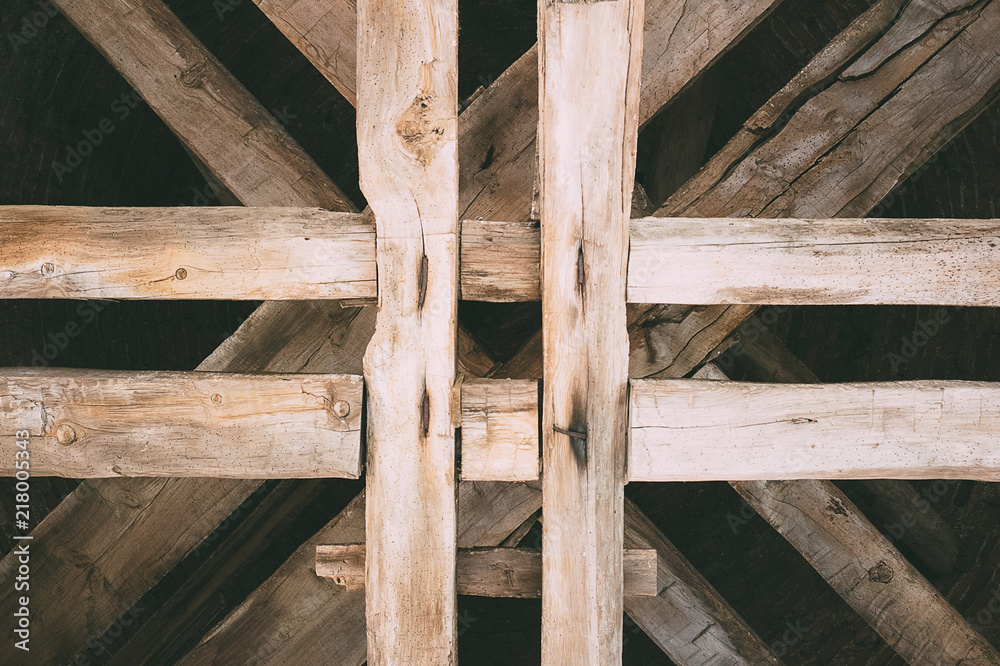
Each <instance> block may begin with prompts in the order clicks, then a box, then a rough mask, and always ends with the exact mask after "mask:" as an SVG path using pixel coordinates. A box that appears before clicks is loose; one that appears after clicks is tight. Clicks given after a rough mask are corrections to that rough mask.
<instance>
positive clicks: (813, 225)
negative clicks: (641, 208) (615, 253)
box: [628, 218, 1000, 307]
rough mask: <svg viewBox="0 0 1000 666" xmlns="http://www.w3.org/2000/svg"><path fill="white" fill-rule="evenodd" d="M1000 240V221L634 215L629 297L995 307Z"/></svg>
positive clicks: (642, 299)
mask: <svg viewBox="0 0 1000 666" xmlns="http://www.w3.org/2000/svg"><path fill="white" fill-rule="evenodd" d="M998 245H1000V222H998V221H996V220H934V219H932V220H908V219H893V220H886V219H865V220H851V219H832V220H765V219H690V218H681V219H675V218H647V219H642V220H633V222H632V233H631V250H630V254H629V276H628V278H629V279H628V300H629V302H630V303H640V302H641V303H688V304H699V305H701V304H712V303H742V304H786V305H845V304H852V305H854V304H893V305H971V306H992V307H996V306H997V305H1000V251H998V250H997V246H998Z"/></svg>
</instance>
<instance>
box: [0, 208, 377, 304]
mask: <svg viewBox="0 0 1000 666" xmlns="http://www.w3.org/2000/svg"><path fill="white" fill-rule="evenodd" d="M0 238H2V239H3V241H2V243H3V248H2V250H0V256H2V257H3V262H2V264H0V297H3V298H91V299H102V298H107V299H119V298H120V299H204V298H211V299H227V300H236V299H249V300H285V299H294V300H308V299H325V298H371V297H374V296H375V295H376V279H375V227H374V225H373V224H372V222H371V220H370V219H369V218H366V217H364V216H362V215H359V214H350V213H334V212H330V211H326V210H322V209H320V208H242V207H197V208H84V207H71V206H66V207H63V206H58V207H57V206H7V207H2V208H0Z"/></svg>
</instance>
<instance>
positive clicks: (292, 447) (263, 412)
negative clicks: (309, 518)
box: [0, 368, 362, 479]
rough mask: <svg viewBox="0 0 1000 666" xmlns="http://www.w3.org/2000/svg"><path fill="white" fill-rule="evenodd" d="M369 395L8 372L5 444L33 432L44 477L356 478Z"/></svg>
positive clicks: (208, 379)
mask: <svg viewBox="0 0 1000 666" xmlns="http://www.w3.org/2000/svg"><path fill="white" fill-rule="evenodd" d="M361 400H362V384H361V378H360V377H357V376H351V375H235V374H228V373H226V374H222V373H205V372H197V373H194V372H108V371H94V370H58V369H44V370H38V369H33V368H7V369H3V370H0V402H2V403H3V411H2V412H0V445H2V446H3V448H4V449H6V450H8V451H14V450H16V448H17V447H16V445H15V437H14V434H15V432H17V431H21V430H24V431H27V432H28V433H29V437H28V438H27V439H28V440H29V442H30V452H31V472H32V474H34V475H36V476H63V477H67V478H74V479H79V478H95V477H96V478H101V477H114V476H206V477H225V478H251V479H253V478H269V477H272V478H273V477H278V478H303V477H344V478H352V479H356V478H358V476H360V474H361ZM14 472H15V467H14V456H13V455H11V456H10V459H9V460H8V461H7V462H5V463H4V464H3V465H2V466H0V474H3V475H5V476H13V475H14Z"/></svg>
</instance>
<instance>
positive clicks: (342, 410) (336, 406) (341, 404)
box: [333, 400, 351, 419]
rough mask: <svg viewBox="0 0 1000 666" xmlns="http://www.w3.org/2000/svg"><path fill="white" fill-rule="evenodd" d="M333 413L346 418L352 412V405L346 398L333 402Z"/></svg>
mask: <svg viewBox="0 0 1000 666" xmlns="http://www.w3.org/2000/svg"><path fill="white" fill-rule="evenodd" d="M333 413H334V414H336V416H337V418H341V419H342V418H344V417H345V416H347V415H348V414H350V413H351V406H350V405H349V404H347V401H346V400H338V401H337V402H335V403H333Z"/></svg>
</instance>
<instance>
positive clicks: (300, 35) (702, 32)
mask: <svg viewBox="0 0 1000 666" xmlns="http://www.w3.org/2000/svg"><path fill="white" fill-rule="evenodd" d="M254 2H255V3H256V4H257V6H258V7H259V8H260V9H261V11H263V12H264V13H265V14H266V15H267V17H268V18H269V19H271V21H273V22H274V24H275V25H276V26H277V27H278V29H279V30H281V32H282V33H284V34H285V36H286V37H287V38H288V39H289V41H291V42H292V44H294V45H295V46H296V47H297V48H298V49H299V50H300V51H301V52H302V54H303V55H304V56H305V57H306V58H308V59H309V61H310V62H311V63H312V64H313V65H314V66H315V67H316V68H317V69H318V70H319V71H320V72H321V73H322V74H323V76H325V77H326V78H327V80H329V81H330V82H331V83H332V84H333V85H334V86H335V87H336V88H337V90H339V91H340V92H341V93H342V94H343V95H344V97H346V98H347V100H348V101H349V102H351V103H352V104H355V97H356V90H357V83H356V77H355V71H354V63H355V42H354V40H355V36H356V34H357V28H356V21H357V18H356V11H355V8H354V6H355V3H354V1H353V0H254ZM779 2H780V0H748V1H746V2H739V3H730V2H719V3H712V4H709V5H698V6H697V7H692V6H691V3H690V1H685V2H674V1H673V0H650V1H649V2H648V3H647V5H646V20H645V25H644V28H643V31H644V35H645V36H644V40H645V42H646V43H647V44H650V45H652V46H653V48H650V49H648V51H647V53H646V55H645V56H644V58H643V60H642V77H641V78H642V92H641V95H640V97H641V103H640V121H641V123H643V124H645V123H646V122H648V121H649V120H650V119H651V118H652V117H653V116H655V115H656V114H657V113H658V112H659V111H660V110H661V109H663V108H664V107H665V106H667V105H668V104H669V103H670V102H671V101H672V100H673V99H674V98H675V97H676V96H677V95H678V94H679V93H680V92H681V91H683V90H684V89H686V88H687V87H688V86H689V85H690V84H691V82H692V81H694V80H695V79H696V78H697V77H698V76H699V75H700V74H701V73H702V72H704V71H705V70H707V69H708V68H709V67H710V66H711V65H712V64H713V63H715V62H717V61H718V59H719V58H721V57H722V56H723V55H724V54H725V53H726V52H728V51H729V50H730V49H731V48H732V47H733V46H735V45H736V44H738V43H739V42H740V40H742V39H743V37H744V36H745V35H746V34H747V33H749V32H750V30H752V29H753V28H754V27H755V26H756V25H757V24H758V23H759V22H760V21H762V20H763V19H764V17H766V16H767V15H768V14H769V13H770V12H771V10H772V9H774V8H775V7H776V6H777V5H778V4H779ZM537 129H538V49H537V46H534V47H532V48H531V49H529V50H528V52H527V53H525V54H524V56H522V57H521V58H520V59H519V60H518V61H517V62H515V63H514V64H513V65H511V67H510V68H508V69H507V71H505V72H504V73H503V74H501V75H500V77H499V78H498V79H497V80H496V81H495V82H494V83H493V84H492V85H491V86H489V87H488V88H487V89H486V90H485V91H484V92H483V94H482V95H480V96H479V98H477V99H476V100H475V101H474V102H473V103H472V104H471V105H470V106H469V108H468V109H466V110H465V112H464V113H463V114H462V115H461V117H460V119H459V142H458V143H459V159H460V162H461V169H460V187H459V190H460V199H459V205H460V209H461V210H463V211H465V212H464V213H463V215H464V216H465V217H468V218H472V219H476V218H481V219H482V218H484V219H494V220H512V221H527V220H528V217H529V210H530V206H531V199H532V189H533V184H534V177H533V176H534V171H535V146H534V142H535V137H536V131H537Z"/></svg>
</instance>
